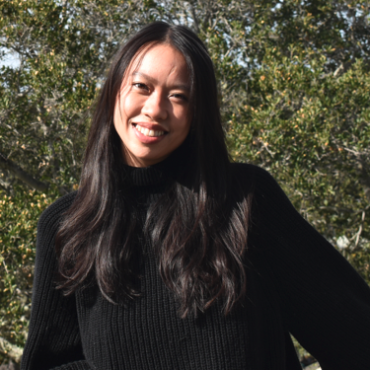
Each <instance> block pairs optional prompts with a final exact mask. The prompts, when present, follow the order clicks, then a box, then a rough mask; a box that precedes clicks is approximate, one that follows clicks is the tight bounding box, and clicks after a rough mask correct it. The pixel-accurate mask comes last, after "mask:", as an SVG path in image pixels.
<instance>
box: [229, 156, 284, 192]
mask: <svg viewBox="0 0 370 370" xmlns="http://www.w3.org/2000/svg"><path fill="white" fill-rule="evenodd" d="M231 172H232V174H233V177H234V178H235V179H238V180H239V181H241V182H242V183H243V184H244V185H246V183H248V184H251V185H252V186H253V189H254V190H257V191H258V192H261V191H262V192H265V191H268V190H269V189H270V188H280V187H279V185H278V184H277V182H276V180H275V179H274V178H273V176H272V175H271V174H270V173H269V172H268V171H267V170H265V169H263V168H262V167H259V166H257V165H254V164H250V163H231Z"/></svg>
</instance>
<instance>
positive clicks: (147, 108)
mask: <svg viewBox="0 0 370 370" xmlns="http://www.w3.org/2000/svg"><path fill="white" fill-rule="evenodd" d="M165 99H166V98H165V97H164V96H163V94H161V92H159V91H154V92H152V93H151V94H150V95H149V96H148V98H147V99H146V100H145V103H144V106H143V108H142V110H141V111H142V113H143V114H145V115H146V116H148V117H150V118H151V119H152V120H153V121H163V120H165V119H166V118H167V115H168V111H167V107H166V101H165Z"/></svg>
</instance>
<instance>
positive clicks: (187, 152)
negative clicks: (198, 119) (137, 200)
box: [126, 139, 193, 187]
mask: <svg viewBox="0 0 370 370" xmlns="http://www.w3.org/2000/svg"><path fill="white" fill-rule="evenodd" d="M192 150H193V149H192V146H191V143H190V140H189V139H186V140H185V141H184V142H183V143H182V144H181V145H180V146H179V147H178V148H177V149H176V150H174V151H173V152H172V153H171V154H170V155H169V156H168V157H167V158H166V159H164V160H163V161H161V162H159V163H156V164H154V165H152V166H149V167H130V166H126V168H129V173H130V180H131V183H132V185H133V186H135V187H142V186H144V187H145V186H155V185H164V184H166V183H168V182H169V181H171V180H172V181H176V180H178V177H179V176H181V174H184V172H185V170H186V168H187V167H188V166H189V165H190V162H191V157H192V155H191V152H192Z"/></svg>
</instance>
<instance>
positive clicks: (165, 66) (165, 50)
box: [127, 43, 189, 83]
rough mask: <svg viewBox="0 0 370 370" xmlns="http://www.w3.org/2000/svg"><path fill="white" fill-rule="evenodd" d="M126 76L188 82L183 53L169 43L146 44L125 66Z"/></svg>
mask: <svg viewBox="0 0 370 370" xmlns="http://www.w3.org/2000/svg"><path fill="white" fill-rule="evenodd" d="M127 76H128V77H130V76H143V77H151V78H154V79H156V78H159V79H161V80H163V79H165V80H173V79H175V80H181V82H183V83H184V82H189V73H188V66H187V63H186V60H185V57H184V56H183V54H182V53H181V52H180V51H178V50H177V49H176V48H174V47H173V46H172V45H170V44H163V43H161V44H154V45H153V44H152V45H146V46H145V47H144V48H142V49H141V50H139V51H138V52H137V54H136V55H135V56H134V58H133V59H132V61H131V63H130V65H129V67H128V68H127Z"/></svg>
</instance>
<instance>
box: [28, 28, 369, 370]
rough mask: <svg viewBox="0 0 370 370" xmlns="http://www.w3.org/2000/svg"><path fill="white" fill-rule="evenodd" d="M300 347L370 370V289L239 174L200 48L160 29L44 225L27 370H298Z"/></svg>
mask: <svg viewBox="0 0 370 370" xmlns="http://www.w3.org/2000/svg"><path fill="white" fill-rule="evenodd" d="M56 272H58V274H56ZM56 284H57V287H56ZM289 333H292V334H293V335H294V336H295V337H296V338H297V339H298V340H299V341H300V342H301V343H302V345H303V346H305V347H306V348H307V349H308V350H309V351H310V352H311V353H312V354H313V355H314V356H316V357H317V359H318V360H319V361H320V363H321V364H322V368H323V369H324V370H330V369H336V370H341V369H343V370H344V369H345V370H348V369H352V370H365V369H368V368H369V364H370V351H369V348H370V289H369V287H368V286H367V285H366V283H365V282H364V281H363V280H362V279H361V278H360V277H359V275H358V274H357V273H356V272H355V271H354V270H353V269H352V267H351V266H350V265H349V264H348V263H347V261H346V260H344V259H343V258H342V256H341V255H340V254H339V253H337V252H336V251H335V249H334V248H333V247H332V246H331V245H330V244H329V243H328V242H327V241H326V240H325V239H324V238H323V237H321V236H320V235H319V234H318V233H317V232H316V231H315V230H314V229H313V228H312V227H311V226H310V225H309V224H308V223H307V222H306V221H305V220H303V219H302V217H301V216H300V215H299V214H298V213H297V212H296V211H295V209H294V208H293V206H292V205H291V204H290V202H289V201H288V199H287V198H286V196H285V195H284V193H283V192H282V190H281V189H280V188H279V186H278V185H277V184H276V182H275V181H274V180H273V179H272V178H271V176H270V175H269V174H268V173H266V172H265V171H264V170H262V169H260V168H258V167H255V166H252V165H247V164H236V163H234V164H231V163H230V161H229V158H228V153H227V150H226V146H225V140H224V133H223V130H222V126H221V119H220V113H219V108H218V103H217V88H216V80H215V76H214V71H213V66H212V62H211V60H210V58H209V56H208V54H207V51H206V49H205V47H204V45H203V44H202V43H201V41H200V40H199V39H198V38H197V36H196V35H195V34H193V33H192V32H191V31H190V30H188V29H187V28H185V27H182V26H169V25H167V24H165V23H161V22H160V23H154V24H151V25H149V26H147V27H145V28H144V29H142V30H141V31H140V32H139V33H138V34H136V35H135V36H134V37H132V38H131V39H130V40H129V41H128V42H127V44H126V45H124V46H123V48H122V49H121V50H120V52H119V53H118V54H117V56H116V58H115V60H114V61H113V64H112V66H111V69H110V72H109V74H108V78H107V80H106V82H105V85H104V87H103V89H102V93H101V96H100V98H99V101H98V104H97V107H96V112H95V116H94V118H93V121H92V125H91V130H90V135H89V139H88V145H87V150H86V154H85V160H84V165H83V170H82V176H81V184H80V188H79V190H78V192H77V193H72V194H69V195H67V196H64V197H63V198H61V199H59V200H58V201H57V202H55V203H54V204H53V205H51V206H50V207H49V208H48V209H47V210H46V211H45V212H44V213H43V215H42V216H41V218H40V221H39V225H38V242H37V257H36V266H35V281H34V291H33V303H32V314H31V323H30V331H29V337H28V341H27V345H26V348H25V351H24V356H23V362H22V369H23V370H26V369H27V370H33V369H37V370H43V369H60V370H62V369H63V370H72V369H101V370H107V369H109V370H115V369H171V370H173V369H197V370H198V369H212V370H215V369H223V370H225V369H255V370H265V369H266V370H273V369H276V370H296V369H300V368H301V366H300V364H299V361H298V359H297V356H296V354H295V351H294V347H293V345H292V342H291V339H290V335H289Z"/></svg>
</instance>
